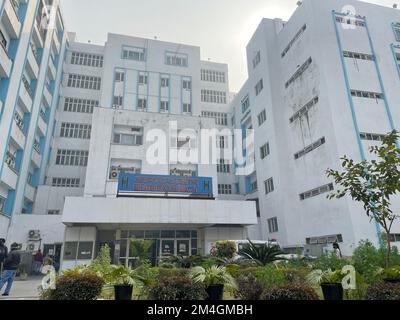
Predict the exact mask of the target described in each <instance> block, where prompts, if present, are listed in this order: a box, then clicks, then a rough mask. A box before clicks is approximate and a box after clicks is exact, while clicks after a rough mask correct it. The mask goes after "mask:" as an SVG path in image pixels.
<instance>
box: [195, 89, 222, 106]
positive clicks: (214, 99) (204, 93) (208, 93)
mask: <svg viewBox="0 0 400 320" xmlns="http://www.w3.org/2000/svg"><path fill="white" fill-rule="evenodd" d="M201 101H202V102H208V103H219V104H226V102H227V99H226V92H225V91H215V90H201Z"/></svg>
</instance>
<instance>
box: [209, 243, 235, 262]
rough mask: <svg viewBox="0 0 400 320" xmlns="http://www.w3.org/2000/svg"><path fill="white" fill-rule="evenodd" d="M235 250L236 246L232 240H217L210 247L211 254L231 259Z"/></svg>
mask: <svg viewBox="0 0 400 320" xmlns="http://www.w3.org/2000/svg"><path fill="white" fill-rule="evenodd" d="M236 250H237V246H236V243H235V242H234V241H217V242H216V243H215V245H214V246H213V248H212V249H211V255H212V256H214V257H217V258H224V259H228V260H232V259H233V258H234V257H235V255H236Z"/></svg>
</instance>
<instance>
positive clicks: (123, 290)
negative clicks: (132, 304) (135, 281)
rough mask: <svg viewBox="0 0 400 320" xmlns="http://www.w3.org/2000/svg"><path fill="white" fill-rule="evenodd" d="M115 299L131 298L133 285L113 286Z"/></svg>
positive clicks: (124, 299)
mask: <svg viewBox="0 0 400 320" xmlns="http://www.w3.org/2000/svg"><path fill="white" fill-rule="evenodd" d="M114 293H115V300H120V301H129V300H132V293H133V286H127V285H119V286H114Z"/></svg>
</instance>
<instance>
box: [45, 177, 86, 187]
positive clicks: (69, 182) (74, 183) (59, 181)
mask: <svg viewBox="0 0 400 320" xmlns="http://www.w3.org/2000/svg"><path fill="white" fill-rule="evenodd" d="M80 183H81V180H80V179H79V178H53V182H52V184H51V185H52V187H61V188H79V187H80Z"/></svg>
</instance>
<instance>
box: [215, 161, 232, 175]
mask: <svg viewBox="0 0 400 320" xmlns="http://www.w3.org/2000/svg"><path fill="white" fill-rule="evenodd" d="M217 172H218V173H230V172H231V166H230V165H229V164H226V162H225V160H224V159H220V160H219V163H218V164H217Z"/></svg>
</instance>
